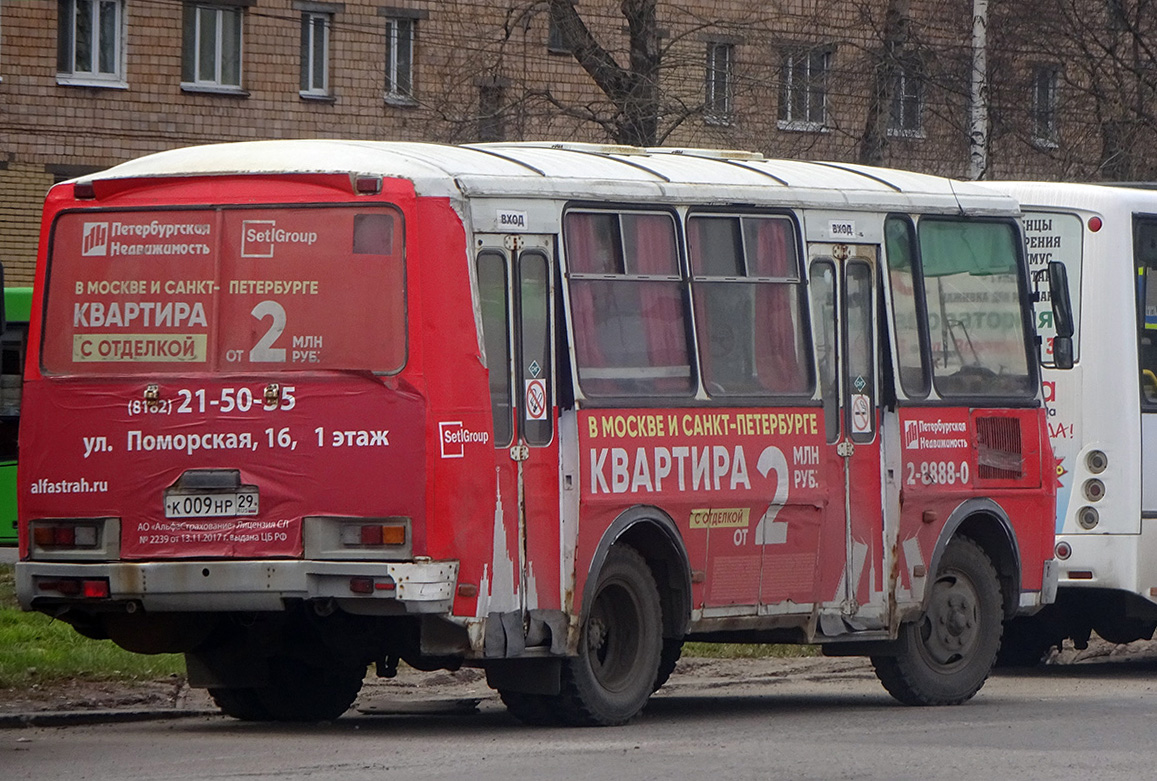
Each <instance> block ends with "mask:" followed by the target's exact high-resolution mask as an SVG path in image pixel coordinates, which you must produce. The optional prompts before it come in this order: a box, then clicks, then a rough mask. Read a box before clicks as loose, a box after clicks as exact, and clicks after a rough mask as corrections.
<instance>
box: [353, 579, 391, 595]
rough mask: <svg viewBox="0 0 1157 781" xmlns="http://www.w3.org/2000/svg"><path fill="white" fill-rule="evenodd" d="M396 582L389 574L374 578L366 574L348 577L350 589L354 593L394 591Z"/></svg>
mask: <svg viewBox="0 0 1157 781" xmlns="http://www.w3.org/2000/svg"><path fill="white" fill-rule="evenodd" d="M397 588H398V584H397V583H395V582H394V579H393V578H391V577H390V576H389V575H387V576H385V577H384V578H379V579H377V580H375V579H374V578H371V577H368V576H366V575H355V576H354V577H352V578H350V591H352V592H353V593H355V594H373V593H374V592H375V591H396V590H397Z"/></svg>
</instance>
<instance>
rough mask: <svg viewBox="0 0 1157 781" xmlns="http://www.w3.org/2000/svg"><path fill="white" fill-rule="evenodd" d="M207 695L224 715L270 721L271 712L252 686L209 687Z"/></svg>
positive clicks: (241, 718) (247, 719)
mask: <svg viewBox="0 0 1157 781" xmlns="http://www.w3.org/2000/svg"><path fill="white" fill-rule="evenodd" d="M209 696H210V697H212V698H213V702H215V703H217V707H218V708H220V709H221V712H222V713H224V714H225V715H226V716H231V717H232V718H235V719H240V720H241V721H272V719H273V714H271V713H270V712H269V709H268V708H266V707H265V704H264V703H262V702H261V696H260V695H259V694H258V693H257V690H256V689H253V688H241V689H217V688H211V689H209Z"/></svg>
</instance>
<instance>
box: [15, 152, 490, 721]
mask: <svg viewBox="0 0 1157 781" xmlns="http://www.w3.org/2000/svg"><path fill="white" fill-rule="evenodd" d="M423 224H426V225H429V226H430V228H429V229H426V230H425V231H424V232H423V230H421V229H420V228H419V226H421V225H423ZM40 251H41V256H40V260H41V262H40V265H39V269H38V278H37V281H36V292H35V301H34V306H33V312H34V314H33V322H32V327H31V334H30V340H31V341H30V345H29V360H28V370H27V384H26V388H25V401H24V417H23V421H22V429H21V464H20V485H19V492H20V503H21V510H20V512H21V523H20V550H21V562H20V564H19V565H18V568H17V573H18V592H19V598H20V601H21V603H22V604H23V605H24V606H25V607H26V608H29V609H35V610H41V611H43V612H46V613H49V614H51V615H54V616H58V617H60V618H62V619H64V620H66V621H68V622H70V623H72V624H73V625H74V626H75V627H76V628H77V629H78V630H79V631H81V632H82V633H83V634H86V635H89V636H92V637H110V638H112V639H113V640H114V641H115V642H117V643H118V644H120V645H122V646H124V647H126V648H129V649H130V650H136V651H142V652H188V653H189V657H188V659H189V672H190V676H191V678H192V679H193V682H194V683H196V684H201V685H208V686H210V687H211V690H212V691H213V692H214V694H215V696H217V698H218V701H219V702H220V703H221V704H222V706H223V707H224V708H225V710H226V711H227V712H229V713H232V714H233V715H240V716H242V717H257V718H266V717H268V718H324V717H330V716H331V715H333V716H336V715H337V714H339V713H340V712H341V711H342V710H344V708H345V707H346V706H348V704H349V700H352V696H353V695H352V694H351V693H350V692H351V691H352V692H354V693H356V690H357V689H356V685H355V679H356V682H357V683H358V684H360V680H361V673H362V672H364V670H365V668H366V664H367V662H372V661H378V662H379V663H384V664H385V665H386V666H387V667H389V666H391V665H392V664H396V660H397V658H398V657H399V656H400V657H402V658H413V659H418V658H419V657H422V658H426V659H429V658H434V659H437V658H439V657H440V656H446V657H450V656H454V657H460V656H462V655H468V654H469V653H470V648H471V640H470V638H469V636H468V634H469V633H468V631H467V629H466V628H465V622H464V621H458V622H452V621H447V620H445V619H446V617H448V616H449V615H451V613H453V612H455V610H456V612H458V613H459V614H464V615H472V613H473V611H474V608H475V603H474V601H472V598H473V597H474V596H475V594H476V589H469V588H463V589H459V588H458V583H459V579H460V578H465V579H466V580H468V581H470V582H472V583H474V584H478V583H479V582H480V581H481V579H482V578H483V575H484V574H483V573H482V572H479V571H474V570H475V569H477V567H473V566H472V565H470V564H466V565H465V566H466V571H463V570H462V565H460V559H461V553H462V551H463V550H473V551H474V552H475V553H480V552H484V551H486V550H488V549H489V546H490V545H491V544H492V540H491V539H490V536H492V535H490V533H489V531H487V532H486V533H485V534H480V535H479V538H478V539H474V538H473V537H472V536H471V534H472V532H471V531H470V530H469V528H458V529H457V531H452V530H450V529H449V528H445V527H441V526H439V525H438V523H437V522H435V521H434V518H435V517H443V518H449V517H450V516H451V515H455V513H451V512H448V511H444V510H443V509H441V508H440V507H439V505H440V504H441V505H448V503H450V502H454V503H455V505H454V506H455V509H456V515H455V517H457V518H459V519H461V518H463V517H466V518H469V517H470V516H472V515H474V514H476V513H480V514H482V515H483V516H484V515H485V513H486V512H489V513H490V514H491V515H492V514H493V502H492V501H491V502H490V505H489V510H487V509H486V508H485V507H474V506H473V505H472V502H473V501H474V499H473V498H472V497H475V496H477V497H481V496H485V495H490V496H491V497H492V496H493V489H492V488H490V489H488V490H479V489H481V488H482V486H477V485H470V484H468V483H466V482H462V481H464V480H465V481H468V480H469V479H471V478H470V477H469V475H473V474H481V475H487V474H492V472H493V470H492V469H470V470H461V469H460V470H458V471H456V472H453V473H447V474H442V473H439V472H438V469H439V464H445V463H447V462H446V461H445V460H444V459H443V458H442V456H444V454H441V453H433V454H431V453H430V452H428V451H429V450H431V449H433V450H437V449H438V445H437V444H436V443H437V442H438V441H439V439H438V438H439V431H437V430H436V429H437V428H438V426H437V424H433V423H430V422H429V421H432V420H435V419H441V420H443V421H444V420H447V419H451V418H452V419H453V420H455V421H461V428H462V430H464V431H474V432H485V431H486V430H487V429H488V428H489V417H490V410H489V407H488V406H487V407H478V408H475V407H476V406H477V405H476V404H474V405H472V404H471V402H469V401H468V400H469V399H481V400H483V401H485V400H486V399H487V396H486V392H485V389H486V377H485V373H484V370H483V368H482V365H481V361H480V360H479V347H478V343H477V339H476V338H465V339H463V338H446V343H445V344H442V345H439V346H438V348H437V353H438V355H439V361H438V362H437V365H434V366H432V367H430V368H429V370H428V371H427V369H426V368H425V367H424V366H423V360H422V354H423V345H424V341H423V338H422V337H421V334H422V333H423V331H425V332H428V333H431V334H432V335H431V336H430V337H429V338H430V339H437V338H442V337H441V335H442V334H462V333H466V334H468V335H469V334H474V333H476V331H475V330H474V322H473V314H472V312H473V308H472V307H471V306H470V304H469V301H470V298H469V296H470V292H469V276H468V274H467V273H466V272H465V270H464V269H465V264H466V260H465V258H466V252H465V238H464V232H463V230H462V226H461V222H460V220H458V219H457V217H456V216H455V215H454V212H453V210H452V209H451V208H450V206H449V204H448V201H447V200H446V199H440V200H439V199H428V200H424V199H418V198H416V196H415V194H414V188H413V185H412V183H411V182H410V181H408V180H406V179H404V178H390V177H386V178H383V177H380V176H378V177H363V178H359V177H358V176H356V175H354V174H350V173H343V174H315V175H266V176H262V175H252V176H238V175H221V176H204V177H185V178H155V179H139V178H137V179H116V178H104V179H102V178H97V179H96V180H94V181H91V182H86V183H81V184H76V185H74V184H72V183H66V184H63V185H59V186H57V187H56V188H54V189H53V190H52V192H51V193H50V195H49V198H48V202H47V206H46V211H45V217H44V226H43V234H42V240H41V248H40ZM459 264H460V265H461V267H459ZM420 288H424V289H426V290H428V291H429V292H428V295H426V294H423V295H418V294H417V293H416V292H415V291H417V290H418V289H420ZM451 312H457V313H462V314H454V315H451V314H447V313H451ZM459 320H461V322H459ZM431 387H437V388H439V390H438V392H437V393H431V392H430V389H431ZM433 396H437V397H438V398H439V399H442V400H443V401H442V402H441V403H442V404H443V405H444V406H446V407H447V409H438V410H432V409H431V402H430V401H429V399H430V398H431V397H433ZM427 443H435V444H434V445H433V448H431V447H430V446H429V445H428V444H427ZM462 450H463V454H462V455H463V457H466V458H474V457H475V454H480V455H482V456H484V457H486V458H490V459H492V454H491V452H490V451H491V448H490V447H489V446H486V447H480V448H472V447H463V448H462ZM478 528H485V529H489V526H485V525H480V526H479V527H478ZM486 558H488V557H486V556H484V555H482V556H475V557H474V559H475V560H476V561H481V560H484V559H486ZM479 566H480V565H479ZM459 591H461V593H462V596H459V595H458V594H459ZM456 602H457V605H455V603H456ZM383 618H385V619H387V620H382V619H383ZM301 680H311V681H313V680H315V681H316V683H314V684H308V685H307V684H301V683H297V684H294V685H293V686H290V687H288V690H287V689H286V687H287V682H288V681H301ZM303 687H304V690H303ZM281 690H287V691H288V692H289V693H288V694H282V695H281V696H280V699H279V695H278V692H279V691H281ZM254 692H265V694H264V696H263V697H257V696H256V695H255V694H254Z"/></svg>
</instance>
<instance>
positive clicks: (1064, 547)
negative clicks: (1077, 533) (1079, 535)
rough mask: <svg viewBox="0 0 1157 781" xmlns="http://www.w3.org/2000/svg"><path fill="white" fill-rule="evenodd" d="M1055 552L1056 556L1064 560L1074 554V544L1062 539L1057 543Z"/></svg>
mask: <svg viewBox="0 0 1157 781" xmlns="http://www.w3.org/2000/svg"><path fill="white" fill-rule="evenodd" d="M1055 553H1056V556H1057V558H1058V559H1060V560H1061V561H1064V560H1065V559H1067V558H1068V557H1069V556H1072V555H1073V546H1072V545H1069V544H1068V543H1067V542H1065V541H1064V540H1061V541H1060V542H1058V543H1057V547H1056V551H1055Z"/></svg>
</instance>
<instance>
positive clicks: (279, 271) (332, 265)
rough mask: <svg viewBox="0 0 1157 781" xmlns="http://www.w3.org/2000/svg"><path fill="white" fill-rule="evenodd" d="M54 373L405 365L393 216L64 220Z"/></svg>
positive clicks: (87, 215)
mask: <svg viewBox="0 0 1157 781" xmlns="http://www.w3.org/2000/svg"><path fill="white" fill-rule="evenodd" d="M43 333H44V338H43V345H42V349H41V362H42V365H43V368H44V371H46V372H48V373H55V374H110V373H126V372H142V371H147V372H149V373H156V372H188V371H252V370H261V371H269V370H272V369H353V370H359V369H360V370H371V371H378V372H396V371H398V370H399V369H401V367H402V365H403V364H404V363H405V358H406V337H405V279H404V255H403V236H402V218H401V214H399V213H398V212H397V211H396V210H395V209H392V208H390V207H385V206H382V207H370V208H367V207H364V206H360V205H359V206H358V207H357V208H350V207H294V208H287V207H267V208H217V209H196V210H188V209H182V210H177V209H170V210H157V211H131V212H130V211H121V212H109V211H105V212H92V211H86V212H70V213H66V214H63V215H61V216H60V217H59V218H58V219H57V220H56V222H55V224H54V225H53V232H52V242H51V249H50V255H49V270H48V301H47V307H46V313H45V326H44V329H43Z"/></svg>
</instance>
